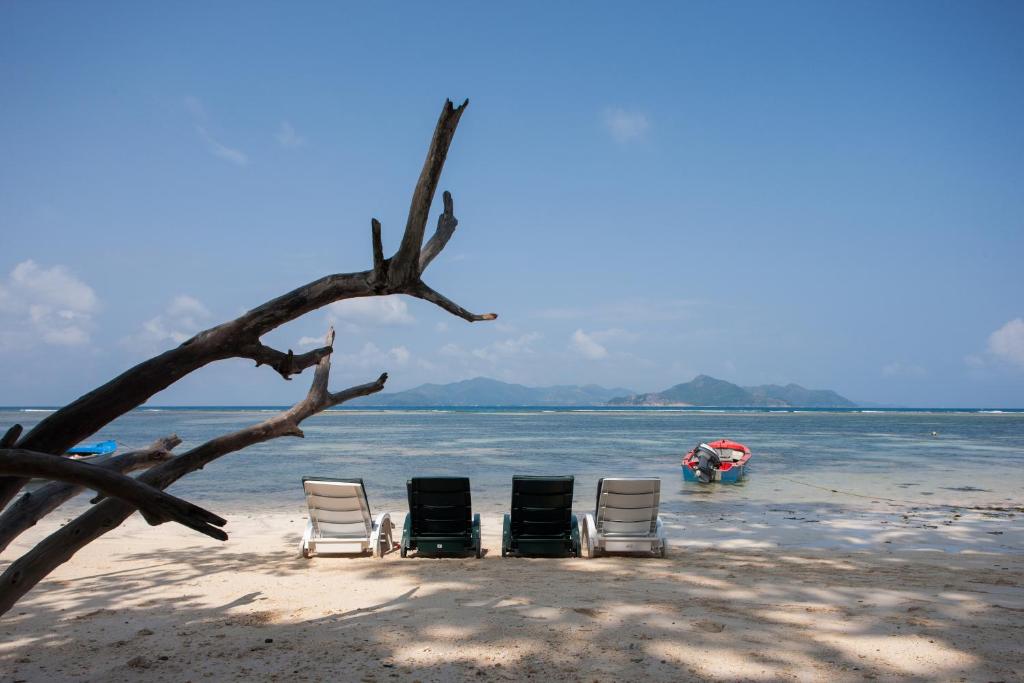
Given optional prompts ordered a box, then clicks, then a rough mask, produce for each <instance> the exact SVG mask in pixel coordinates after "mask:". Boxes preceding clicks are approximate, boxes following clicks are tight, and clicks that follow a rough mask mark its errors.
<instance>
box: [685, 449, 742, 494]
mask: <svg viewBox="0 0 1024 683" xmlns="http://www.w3.org/2000/svg"><path fill="white" fill-rule="evenodd" d="M748 462H750V449H749V448H747V447H746V446H744V445H743V444H741V443H738V442H736V441H729V440H728V439H719V440H718V441H712V442H711V443H701V444H697V445H696V446H695V447H694V448H693V450H691V451H690V452H689V453H687V454H686V455H685V456H683V479H684V480H685V481H699V482H701V483H702V484H708V483H710V482H713V481H724V482H728V483H733V482H737V481H740V480H741V479H743V477H744V475H746V473H747V463H748Z"/></svg>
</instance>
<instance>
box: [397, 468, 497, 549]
mask: <svg viewBox="0 0 1024 683" xmlns="http://www.w3.org/2000/svg"><path fill="white" fill-rule="evenodd" d="M406 489H407V490H408V493H409V514H408V515H406V516H405V526H404V529H403V531H402V546H401V554H402V557H407V556H408V554H409V551H410V550H415V551H417V553H418V554H421V555H454V554H466V553H473V554H475V555H476V556H477V557H482V556H483V549H482V548H481V547H480V515H479V514H473V510H472V500H471V498H470V495H469V479H468V478H467V477H414V478H412V479H410V480H409V481H408V482H406Z"/></svg>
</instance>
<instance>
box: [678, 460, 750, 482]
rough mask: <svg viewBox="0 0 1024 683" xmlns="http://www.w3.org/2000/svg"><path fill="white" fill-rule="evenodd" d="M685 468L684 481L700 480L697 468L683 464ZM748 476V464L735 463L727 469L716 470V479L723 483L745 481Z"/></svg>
mask: <svg viewBox="0 0 1024 683" xmlns="http://www.w3.org/2000/svg"><path fill="white" fill-rule="evenodd" d="M682 469H683V481H694V482H699V481H700V479H698V478H697V472H696V470H693V469H691V468H690V467H687V466H686V465H683V466H682ZM745 476H747V465H746V464H743V465H733V466H732V467H730V468H729V469H727V470H724V471H723V470H715V479H714V480H715V481H716V482H721V483H723V484H735V483H736V482H739V481H743V478H744V477H745Z"/></svg>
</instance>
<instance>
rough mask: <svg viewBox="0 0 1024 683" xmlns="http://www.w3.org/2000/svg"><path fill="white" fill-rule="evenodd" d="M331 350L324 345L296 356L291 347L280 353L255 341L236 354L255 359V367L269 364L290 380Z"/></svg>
mask: <svg viewBox="0 0 1024 683" xmlns="http://www.w3.org/2000/svg"><path fill="white" fill-rule="evenodd" d="M332 350H333V349H332V348H331V347H330V346H324V347H321V348H319V349H314V350H312V351H307V352H306V353H303V354H300V355H298V356H296V355H295V354H294V353H292V350H291V349H288V353H282V352H281V351H278V350H277V349H272V348H270V347H269V346H264V345H263V344H260V343H259V342H255V343H254V344H252V345H250V346H247V347H244V348H242V349H240V350H239V353H238V355H239V357H240V358H248V359H250V360H254V361H256V367H259V366H261V365H269V366H270V367H272V368H274V369H275V370H277V372H278V374H279V375H281V377H284V378H285V379H289V380H290V379H291V378H292V375H294V374H297V373H300V372H302V371H303V370H305V369H306V368H308V367H310V366H311V365H316V364H317V363H319V362H320V359H321V358H323V357H324V356H328V355H330V353H331V351H332Z"/></svg>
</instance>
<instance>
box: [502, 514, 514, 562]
mask: <svg viewBox="0 0 1024 683" xmlns="http://www.w3.org/2000/svg"><path fill="white" fill-rule="evenodd" d="M510 550H512V515H510V514H509V513H507V512H506V513H505V517H504V518H503V519H502V521H501V556H502V557H505V556H506V555H508V553H509V551H510Z"/></svg>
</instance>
